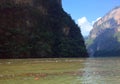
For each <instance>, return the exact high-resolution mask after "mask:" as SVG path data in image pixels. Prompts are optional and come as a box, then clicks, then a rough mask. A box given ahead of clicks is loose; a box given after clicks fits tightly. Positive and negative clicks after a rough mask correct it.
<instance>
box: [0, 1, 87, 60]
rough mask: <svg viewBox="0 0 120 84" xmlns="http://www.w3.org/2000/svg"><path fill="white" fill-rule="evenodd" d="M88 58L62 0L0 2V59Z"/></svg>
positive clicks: (79, 35)
mask: <svg viewBox="0 0 120 84" xmlns="http://www.w3.org/2000/svg"><path fill="white" fill-rule="evenodd" d="M48 57H49V58H52V57H54V58H58V57H88V54H87V51H86V48H85V44H84V40H83V37H82V35H81V33H80V29H79V27H78V26H77V25H76V24H75V22H74V21H73V20H72V18H71V17H70V16H69V15H68V14H67V13H66V12H65V11H64V10H63V8H62V4H61V0H0V58H48Z"/></svg>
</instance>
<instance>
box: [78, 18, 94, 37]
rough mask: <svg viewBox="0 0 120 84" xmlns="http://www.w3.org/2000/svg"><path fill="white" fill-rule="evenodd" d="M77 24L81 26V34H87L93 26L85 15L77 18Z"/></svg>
mask: <svg viewBox="0 0 120 84" xmlns="http://www.w3.org/2000/svg"><path fill="white" fill-rule="evenodd" d="M77 24H78V26H79V27H80V28H81V32H82V35H83V36H88V34H89V32H90V30H91V29H92V28H93V27H92V23H90V22H89V21H88V20H87V18H86V17H82V18H80V19H78V21H77Z"/></svg>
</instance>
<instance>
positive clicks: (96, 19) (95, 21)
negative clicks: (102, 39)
mask: <svg viewBox="0 0 120 84" xmlns="http://www.w3.org/2000/svg"><path fill="white" fill-rule="evenodd" d="M101 18H102V17H99V18H97V19H96V20H95V21H92V25H93V24H94V23H95V22H96V21H98V20H100V19H101Z"/></svg>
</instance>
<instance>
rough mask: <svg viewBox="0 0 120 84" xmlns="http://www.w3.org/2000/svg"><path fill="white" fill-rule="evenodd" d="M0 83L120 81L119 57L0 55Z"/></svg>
mask: <svg viewBox="0 0 120 84" xmlns="http://www.w3.org/2000/svg"><path fill="white" fill-rule="evenodd" d="M0 84H120V58H87V59H82V58H77V59H76V58H69V59H67V58H61V59H52V58H51V59H10V60H9V59H6V60H5V59H0Z"/></svg>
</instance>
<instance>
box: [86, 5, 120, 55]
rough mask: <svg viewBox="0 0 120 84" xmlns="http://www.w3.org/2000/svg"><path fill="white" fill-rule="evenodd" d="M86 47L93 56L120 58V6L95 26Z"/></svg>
mask: <svg viewBox="0 0 120 84" xmlns="http://www.w3.org/2000/svg"><path fill="white" fill-rule="evenodd" d="M86 45H87V49H88V52H89V54H90V55H91V56H120V6H118V7H116V8H114V9H113V10H111V11H110V12H108V13H107V14H106V15H105V16H104V17H102V18H101V19H100V20H98V21H97V22H96V23H95V24H94V25H93V29H92V30H91V32H90V35H89V37H88V39H87V40H86Z"/></svg>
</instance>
